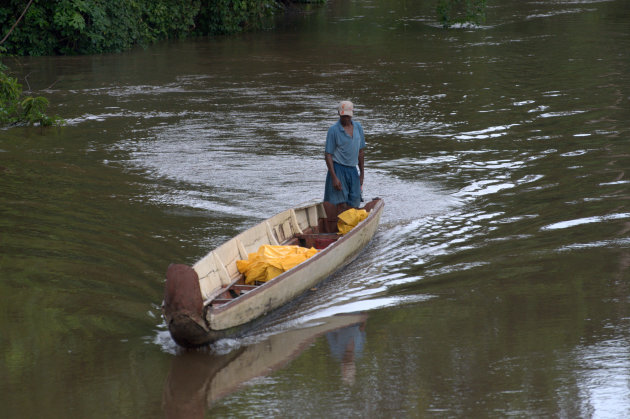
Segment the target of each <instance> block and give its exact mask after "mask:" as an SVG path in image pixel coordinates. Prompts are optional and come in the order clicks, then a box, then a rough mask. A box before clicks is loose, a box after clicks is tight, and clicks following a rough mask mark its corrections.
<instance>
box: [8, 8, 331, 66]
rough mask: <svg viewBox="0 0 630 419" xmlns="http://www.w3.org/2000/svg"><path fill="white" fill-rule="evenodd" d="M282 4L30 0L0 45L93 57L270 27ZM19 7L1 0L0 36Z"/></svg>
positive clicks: (20, 51) (15, 51) (19, 51)
mask: <svg viewBox="0 0 630 419" xmlns="http://www.w3.org/2000/svg"><path fill="white" fill-rule="evenodd" d="M285 1H291V0H285ZM297 1H301V0H297ZM317 1H322V0H317ZM282 2H283V0H126V1H120V0H53V1H46V0H34V1H33V3H32V4H31V6H30V7H29V9H28V11H27V12H26V14H25V16H24V18H23V19H22V21H20V22H19V24H18V25H17V26H16V28H15V29H14V30H13V32H12V33H11V35H10V36H9V38H8V39H7V41H6V42H5V43H4V44H3V45H2V47H4V48H6V49H5V52H6V53H7V54H10V55H57V54H64V55H72V54H96V53H103V52H120V51H124V50H127V49H129V48H131V47H133V46H134V45H143V46H144V45H148V44H150V43H152V42H155V41H158V40H162V39H170V38H181V37H185V36H187V35H189V34H191V33H192V34H194V35H214V34H229V33H235V32H241V31H245V30H257V29H261V28H264V27H265V26H268V25H270V23H271V20H270V17H271V16H272V15H273V14H274V12H275V11H276V10H278V9H279V7H280V6H279V4H280V3H282ZM24 7H25V2H24V1H23V0H7V1H6V2H4V3H3V4H2V5H0V36H4V34H7V33H9V30H10V29H11V27H12V25H13V24H14V23H15V21H16V20H17V18H18V17H19V15H20V14H21V13H22V11H23V10H24Z"/></svg>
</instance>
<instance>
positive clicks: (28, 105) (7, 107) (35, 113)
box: [0, 64, 62, 127]
mask: <svg viewBox="0 0 630 419" xmlns="http://www.w3.org/2000/svg"><path fill="white" fill-rule="evenodd" d="M6 71H7V68H6V67H5V66H4V65H2V64H0V126H10V125H36V124H37V125H39V126H42V127H44V126H50V125H59V124H61V123H62V120H61V119H60V118H59V117H56V116H55V117H51V116H48V115H46V109H47V108H48V99H46V98H45V97H42V96H36V97H33V96H27V95H25V94H24V92H23V91H22V85H20V84H19V83H18V81H17V79H16V78H15V77H11V76H9V75H7V74H6Z"/></svg>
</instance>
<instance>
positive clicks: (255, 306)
mask: <svg viewBox="0 0 630 419" xmlns="http://www.w3.org/2000/svg"><path fill="white" fill-rule="evenodd" d="M319 205H321V204H319ZM368 205H369V207H370V213H369V216H368V217H367V218H366V219H365V220H364V221H362V222H361V223H359V224H358V225H357V226H356V227H355V228H354V229H352V230H351V231H350V232H348V233H346V234H345V235H344V236H342V237H340V238H339V239H338V240H336V241H335V242H334V243H333V244H330V245H329V246H327V247H326V248H324V249H322V250H320V251H319V252H318V253H317V254H316V255H315V256H313V257H311V258H310V259H307V260H306V261H305V262H303V263H301V264H300V265H298V266H296V267H294V268H292V269H290V270H289V271H287V272H284V273H282V274H281V275H279V276H277V277H275V278H274V279H272V280H270V281H268V282H266V283H264V284H262V285H260V286H258V287H255V288H253V289H251V290H249V292H247V293H245V294H243V295H240V296H239V297H238V298H234V299H233V300H231V301H229V302H227V303H224V304H220V305H215V304H213V300H212V299H208V300H207V301H205V302H203V303H202V304H201V305H200V304H199V302H200V300H203V299H202V297H201V296H202V290H201V287H200V281H199V278H198V277H197V272H196V271H195V270H194V269H192V268H189V267H188V268H189V270H186V269H185V268H183V266H185V265H172V266H171V267H169V271H167V286H166V290H167V291H166V292H165V304H164V315H165V319H166V321H167V325H168V327H169V331H170V332H171V336H172V337H173V339H174V340H175V342H176V343H177V344H179V345H180V346H184V347H198V346H203V345H207V344H210V343H212V342H214V341H216V340H218V339H220V338H224V337H228V336H232V335H234V334H237V333H239V332H242V331H243V329H244V328H247V327H248V326H251V325H253V323H254V322H255V320H256V319H260V318H261V317H263V316H265V315H266V314H268V313H270V312H271V311H273V310H275V309H277V308H279V307H281V306H283V305H285V304H287V303H289V302H290V301H293V300H295V299H296V298H298V297H299V296H300V295H302V294H303V293H305V292H306V291H308V290H310V289H311V288H313V287H315V286H316V285H317V284H318V283H319V282H321V281H323V280H324V279H326V278H327V277H329V276H330V275H331V274H333V273H334V272H335V271H337V270H339V269H341V268H342V267H344V266H346V265H347V264H349V263H350V262H352V260H354V259H355V258H356V257H357V256H358V254H359V253H360V252H361V250H363V249H364V248H365V246H366V245H367V244H368V243H369V241H370V240H371V239H372V237H373V236H374V234H375V232H376V230H377V228H378V224H379V221H380V216H381V213H382V210H383V207H384V203H383V201H382V200H380V199H377V200H374V201H372V202H371V203H369V204H368ZM303 208H304V207H301V208H298V209H296V211H298V210H299V209H303ZM291 211H293V210H291ZM275 218H277V216H276V217H275ZM293 218H294V219H295V216H294V217H293ZM273 219H274V217H272V218H271V219H270V220H273ZM268 221H269V220H267V221H265V222H263V223H268ZM295 223H296V224H297V221H295ZM261 225H262V223H261ZM259 226H260V225H259ZM259 226H255V227H254V228H252V229H251V230H254V229H255V228H259ZM272 227H273V226H272ZM270 229H271V228H270ZM298 229H299V228H298ZM246 233H247V232H245V233H242V234H241V235H239V236H237V238H236V239H238V238H239V237H241V236H242V237H245V238H246V237H247V236H246ZM233 240H234V239H233ZM239 245H240V243H239ZM241 247H243V246H242V245H241ZM242 253H245V250H242V251H241V254H242ZM210 257H211V256H210V255H209V256H207V257H206V258H210ZM215 258H217V257H216V256H215ZM175 267H178V268H175ZM184 273H185V274H184ZM201 282H203V281H201ZM225 282H226V281H224V283H225ZM222 286H225V287H226V288H221V289H220V290H219V291H217V292H220V291H222V290H223V289H227V285H225V284H223V285H222ZM217 292H215V295H216V293H217ZM214 301H216V300H214Z"/></svg>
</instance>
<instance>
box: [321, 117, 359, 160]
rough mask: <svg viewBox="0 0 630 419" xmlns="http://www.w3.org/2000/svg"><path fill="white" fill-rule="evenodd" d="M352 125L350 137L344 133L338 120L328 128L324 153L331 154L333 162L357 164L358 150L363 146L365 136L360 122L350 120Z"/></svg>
mask: <svg viewBox="0 0 630 419" xmlns="http://www.w3.org/2000/svg"><path fill="white" fill-rule="evenodd" d="M352 125H353V126H354V128H353V131H352V137H350V136H349V135H348V134H346V131H345V130H344V129H343V125H341V121H340V120H339V121H337V123H336V124H334V125H333V126H332V127H330V128H329V129H328V135H326V153H328V154H332V158H333V161H334V162H337V163H339V164H343V165H344V166H351V167H356V166H357V165H358V164H359V150H360V149H362V148H365V137H364V136H363V127H362V126H361V124H360V123H358V122H357V121H352Z"/></svg>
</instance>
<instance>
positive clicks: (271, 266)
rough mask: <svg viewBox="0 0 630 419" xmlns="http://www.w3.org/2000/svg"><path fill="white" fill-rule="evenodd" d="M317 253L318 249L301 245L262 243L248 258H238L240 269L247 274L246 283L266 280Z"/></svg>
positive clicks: (237, 265) (237, 264) (237, 262)
mask: <svg viewBox="0 0 630 419" xmlns="http://www.w3.org/2000/svg"><path fill="white" fill-rule="evenodd" d="M315 253H317V249H315V248H313V247H311V248H310V249H307V248H305V247H300V246H274V245H270V244H265V245H262V246H260V247H259V248H258V251H257V252H255V253H250V254H249V255H247V260H237V261H236V267H237V268H238V271H239V272H240V273H242V274H243V275H245V283H246V284H248V285H252V284H254V283H255V282H256V281H259V282H266V281H269V280H270V279H273V278H275V277H276V276H278V275H280V274H281V273H282V272H284V271H288V270H289V269H291V268H293V267H294V266H297V265H299V264H300V263H302V262H304V261H305V260H306V259H308V258H310V257H311V256H313V255H315Z"/></svg>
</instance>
